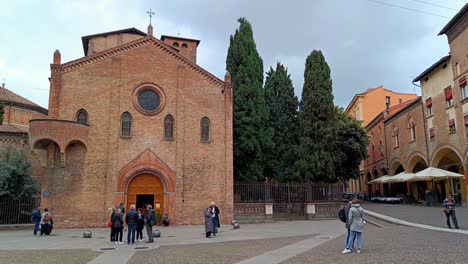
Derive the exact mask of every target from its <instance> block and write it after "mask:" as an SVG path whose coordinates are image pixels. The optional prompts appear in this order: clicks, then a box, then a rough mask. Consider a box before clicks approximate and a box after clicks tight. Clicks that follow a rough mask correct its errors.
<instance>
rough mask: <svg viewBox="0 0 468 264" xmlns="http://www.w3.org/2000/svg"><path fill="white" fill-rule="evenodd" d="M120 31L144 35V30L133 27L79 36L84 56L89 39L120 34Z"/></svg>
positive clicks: (86, 52)
mask: <svg viewBox="0 0 468 264" xmlns="http://www.w3.org/2000/svg"><path fill="white" fill-rule="evenodd" d="M122 33H127V34H134V35H140V36H142V37H146V33H145V32H143V31H141V30H138V29H136V28H134V27H132V28H125V29H120V30H114V31H109V32H104V33H98V34H93V35H87V36H83V37H81V42H83V51H84V53H85V56H87V55H88V46H89V40H90V39H92V38H95V37H104V36H108V35H113V34H122Z"/></svg>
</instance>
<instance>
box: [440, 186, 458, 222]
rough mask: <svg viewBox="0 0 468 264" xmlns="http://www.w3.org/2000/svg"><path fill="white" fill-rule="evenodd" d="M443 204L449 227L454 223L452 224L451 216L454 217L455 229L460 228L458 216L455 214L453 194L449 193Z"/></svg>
mask: <svg viewBox="0 0 468 264" xmlns="http://www.w3.org/2000/svg"><path fill="white" fill-rule="evenodd" d="M442 206H443V207H444V213H445V218H446V219H447V226H448V228H452V225H450V217H452V222H453V225H454V226H455V229H458V221H457V216H456V215H455V200H454V199H453V198H452V195H450V194H447V198H446V199H445V200H444V203H443V204H442Z"/></svg>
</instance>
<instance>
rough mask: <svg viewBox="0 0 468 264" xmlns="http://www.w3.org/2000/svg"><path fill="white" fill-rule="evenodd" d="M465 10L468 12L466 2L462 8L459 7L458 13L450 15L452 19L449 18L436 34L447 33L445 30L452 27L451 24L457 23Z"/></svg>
mask: <svg viewBox="0 0 468 264" xmlns="http://www.w3.org/2000/svg"><path fill="white" fill-rule="evenodd" d="M467 12H468V3H467V4H465V6H464V7H462V9H460V11H458V13H457V14H456V15H455V16H454V17H452V19H450V21H449V22H448V23H447V25H445V27H444V28H443V29H442V30H441V31H440V32H439V34H438V35H437V36H440V35H443V34H445V33H447V31H449V30H450V29H451V28H452V27H453V25H455V23H457V21H458V20H459V19H460V18H461V17H462V16H463V15H464V14H465V13H467Z"/></svg>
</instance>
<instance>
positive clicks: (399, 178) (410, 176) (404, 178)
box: [386, 172, 414, 183]
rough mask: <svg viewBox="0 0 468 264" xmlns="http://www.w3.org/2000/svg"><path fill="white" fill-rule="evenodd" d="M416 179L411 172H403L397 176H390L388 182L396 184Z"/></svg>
mask: <svg viewBox="0 0 468 264" xmlns="http://www.w3.org/2000/svg"><path fill="white" fill-rule="evenodd" d="M413 178H414V174H413V173H411V172H401V173H398V174H397V175H394V176H390V177H389V178H388V180H386V182H389V183H394V182H408V181H410V180H412V179H413Z"/></svg>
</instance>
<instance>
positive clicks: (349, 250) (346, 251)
mask: <svg viewBox="0 0 468 264" xmlns="http://www.w3.org/2000/svg"><path fill="white" fill-rule="evenodd" d="M341 253H343V254H348V253H351V249H348V248H345V249H344V250H343V251H341Z"/></svg>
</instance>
